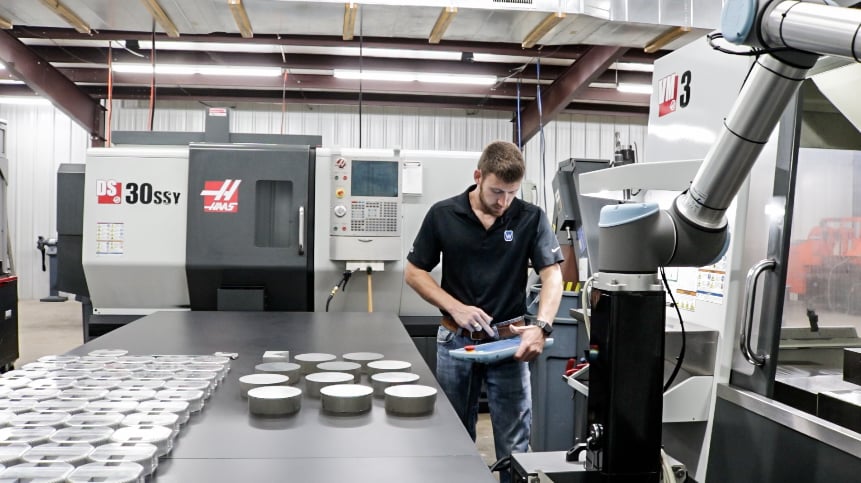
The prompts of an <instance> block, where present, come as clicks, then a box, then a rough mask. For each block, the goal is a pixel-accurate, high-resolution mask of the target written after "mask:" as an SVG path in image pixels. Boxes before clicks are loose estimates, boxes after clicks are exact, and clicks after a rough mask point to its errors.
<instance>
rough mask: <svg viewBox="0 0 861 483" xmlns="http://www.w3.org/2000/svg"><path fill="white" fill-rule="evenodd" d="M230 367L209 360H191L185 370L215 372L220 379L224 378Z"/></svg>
mask: <svg viewBox="0 0 861 483" xmlns="http://www.w3.org/2000/svg"><path fill="white" fill-rule="evenodd" d="M229 368H230V366H223V365H221V364H213V363H208V362H190V363H188V364H186V366H185V370H186V371H190V372H213V373H215V374H217V375H218V379H219V380H221V379H223V378H224V376H226V375H227V370H228V369H229Z"/></svg>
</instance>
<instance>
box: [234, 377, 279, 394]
mask: <svg viewBox="0 0 861 483" xmlns="http://www.w3.org/2000/svg"><path fill="white" fill-rule="evenodd" d="M289 383H290V377H288V376H285V375H284V374H276V373H269V374H248V375H247V376H242V377H240V378H239V394H240V395H241V396H242V397H243V398H246V397H248V391H250V390H251V389H254V388H255V387H263V386H286V385H287V384H289Z"/></svg>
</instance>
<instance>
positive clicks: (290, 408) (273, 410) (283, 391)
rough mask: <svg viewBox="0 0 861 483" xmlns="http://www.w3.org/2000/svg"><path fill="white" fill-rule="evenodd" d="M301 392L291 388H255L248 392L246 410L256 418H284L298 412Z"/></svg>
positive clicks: (300, 405) (300, 404) (300, 403)
mask: <svg viewBox="0 0 861 483" xmlns="http://www.w3.org/2000/svg"><path fill="white" fill-rule="evenodd" d="M301 407H302V390H301V389H299V388H296V387H293V386H264V387H255V388H253V389H251V390H250V391H248V410H249V411H250V412H251V414H255V415H258V416H286V415H289V414H295V413H297V412H299V409H300V408H301Z"/></svg>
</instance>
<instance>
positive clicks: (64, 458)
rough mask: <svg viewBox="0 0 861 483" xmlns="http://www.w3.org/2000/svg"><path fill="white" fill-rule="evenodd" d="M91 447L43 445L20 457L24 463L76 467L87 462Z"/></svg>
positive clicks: (85, 445)
mask: <svg viewBox="0 0 861 483" xmlns="http://www.w3.org/2000/svg"><path fill="white" fill-rule="evenodd" d="M92 452H93V445H91V444H87V443H71V444H67V443H63V444H58V443H45V444H40V445H39V446H33V447H32V448H30V450H29V451H27V452H26V453H24V454H23V455H21V460H22V461H23V462H25V463H69V464H70V465H74V466H78V465H79V464H83V463H86V462H87V456H89V455H90V453H92Z"/></svg>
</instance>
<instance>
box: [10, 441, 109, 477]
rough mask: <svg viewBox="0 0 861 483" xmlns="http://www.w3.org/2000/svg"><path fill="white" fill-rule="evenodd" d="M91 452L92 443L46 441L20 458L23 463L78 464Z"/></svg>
mask: <svg viewBox="0 0 861 483" xmlns="http://www.w3.org/2000/svg"><path fill="white" fill-rule="evenodd" d="M92 452H93V445H91V444H88V443H71V444H69V443H62V444H58V443H46V444H40V445H39V446H34V447H32V448H30V450H29V451H27V452H26V453H24V454H23V455H22V456H21V460H22V461H24V462H25V463H68V464H70V465H73V466H78V465H79V464H83V463H85V462H86V461H87V457H88V456H89V455H90V453H92ZM2 479H3V477H2V475H0V480H2Z"/></svg>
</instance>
